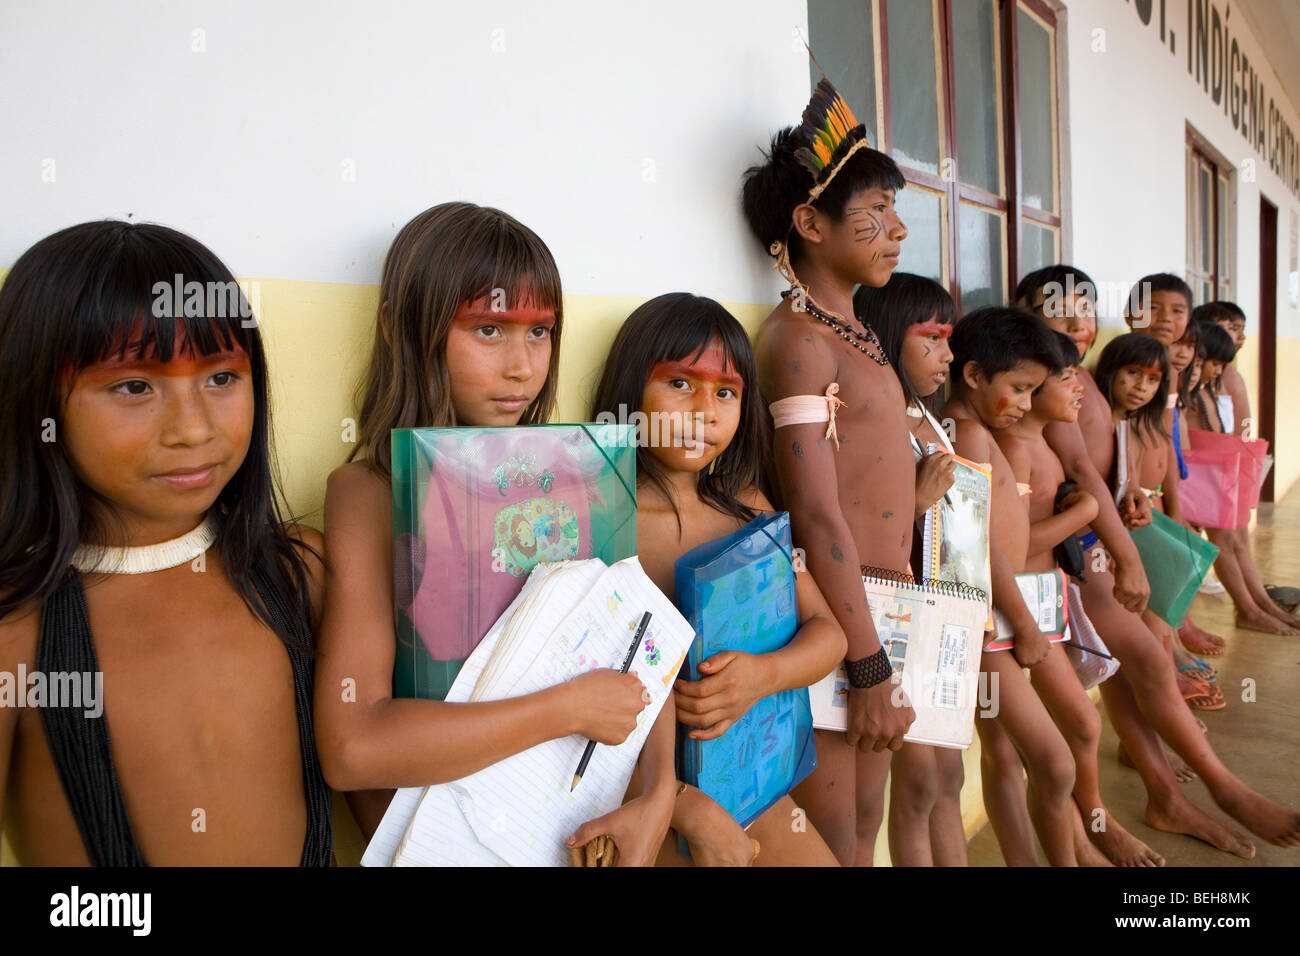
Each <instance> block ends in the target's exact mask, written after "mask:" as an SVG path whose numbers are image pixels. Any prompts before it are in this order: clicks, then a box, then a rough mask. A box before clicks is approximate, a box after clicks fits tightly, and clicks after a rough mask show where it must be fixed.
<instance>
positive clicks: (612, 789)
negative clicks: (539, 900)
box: [361, 557, 695, 866]
mask: <svg viewBox="0 0 1300 956" xmlns="http://www.w3.org/2000/svg"><path fill="white" fill-rule="evenodd" d="M646 611H649V612H650V613H651V615H652V617H651V621H650V626H649V627H648V628H647V630H646V633H645V634H644V635H643V637H642V639H641V641H640V643H639V646H638V647H637V650H636V655H635V658H634V660H633V663H632V666H631V668H630V670H632V671H635V672H636V673H637V675H638V676H639V677H640V678H641V681H642V683H644V684H645V685H646V687H647V688H648V689H649V691H650V694H651V696H652V697H653V699H654V702H653V703H652V704H650V705H649V706H647V707H646V708H645V710H643V711H642V712H641V714H640V716H639V717H638V718H637V727H636V730H635V731H633V732H632V734H631V736H629V737H628V739H627V740H625V741H624V742H623V743H622V744H620V745H619V746H617V747H609V746H602V745H598V746H597V747H596V751H595V753H594V754H593V755H592V758H591V762H590V763H589V764H588V766H587V770H586V773H585V774H584V776H583V778H582V782H581V783H580V784H579V785H578V788H577V789H576V790H575V791H573V792H570V791H569V784H570V782H571V781H572V779H573V773H574V770H576V769H577V766H578V761H579V760H580V759H581V757H582V751H583V749H584V748H585V747H586V744H587V741H586V739H585V738H583V737H580V736H577V735H574V736H571V737H565V738H562V739H559V740H551V741H548V742H546V743H544V744H540V745H539V746H536V747H533V748H531V749H529V750H525V751H523V752H522V753H518V754H515V755H514V756H512V757H508V758H507V759H505V760H502V761H500V762H498V763H495V764H493V765H492V766H490V767H486V768H484V769H483V770H480V771H478V772H477V773H475V774H471V775H470V776H468V777H464V778H462V779H460V780H456V781H453V782H451V783H445V784H438V785H435V786H431V787H424V788H421V787H410V788H405V789H402V790H399V791H398V792H397V795H396V796H395V797H394V799H393V802H392V803H391V804H390V805H389V808H388V812H387V813H386V814H385V815H384V819H383V821H382V822H381V823H380V825H379V829H378V830H377V831H376V832H375V836H374V839H373V840H371V842H370V845H369V846H368V847H367V848H366V853H365V856H363V857H362V860H361V862H362V865H364V866H388V865H392V866H457V865H460V866H565V865H568V863H569V851H568V848H567V847H565V845H564V841H565V839H566V838H567V837H568V836H569V834H571V833H573V831H574V830H576V829H577V828H578V827H579V826H580V825H581V824H583V823H585V822H586V821H587V820H591V819H593V818H595V817H599V816H603V815H604V814H606V813H609V812H610V811H611V810H614V809H615V808H617V807H618V806H619V804H620V803H621V802H622V799H623V794H624V792H625V791H626V790H627V785H628V781H629V780H630V778H631V776H632V769H633V767H634V766H635V764H636V760H637V756H638V755H639V754H640V752H641V745H642V743H643V742H644V741H645V738H646V735H647V734H648V733H649V731H650V727H651V726H652V725H653V724H654V721H655V718H656V717H658V715H659V711H660V708H661V707H662V706H663V704H664V701H665V700H666V699H667V697H668V693H669V690H670V689H671V688H672V683H673V680H674V679H675V678H676V676H677V671H678V668H679V667H680V666H681V663H682V661H683V660H684V659H685V657H686V650H687V648H688V647H689V646H690V643H691V640H692V639H693V638H694V636H695V634H694V631H692V630H691V626H690V625H689V624H687V623H686V620H685V619H684V618H683V617H682V616H681V614H680V613H679V612H678V611H677V609H676V608H675V607H674V606H673V604H672V602H671V601H669V600H668V598H667V597H665V596H664V594H663V592H661V591H660V590H659V589H658V588H657V587H656V586H655V585H654V583H653V582H652V581H651V580H650V579H649V578H648V577H647V576H646V574H645V572H644V571H643V570H642V569H641V565H640V562H639V561H638V560H637V559H636V558H635V557H633V558H627V559H625V560H622V561H619V562H617V563H615V564H614V565H612V566H608V567H607V566H606V565H605V563H604V562H603V561H601V560H600V559H598V558H593V559H590V560H587V561H565V562H560V563H557V564H539V565H538V566H537V567H536V568H535V569H534V570H533V572H532V574H531V575H530V576H529V578H528V581H527V583H526V584H525V585H524V588H523V590H522V591H521V592H520V593H519V595H518V596H517V597H516V598H515V600H514V601H513V602H512V603H511V604H510V606H509V607H507V608H506V610H505V613H504V614H502V616H501V617H500V619H498V621H497V622H496V624H494V625H493V626H492V628H491V630H489V631H488V633H487V635H486V636H485V637H484V638H483V640H482V642H481V643H480V644H479V646H478V647H477V648H476V649H475V650H474V652H473V653H472V654H471V655H470V657H469V659H468V660H467V661H466V662H465V666H464V667H463V668H462V669H461V671H460V673H459V675H457V677H456V681H455V683H454V684H453V685H452V687H451V690H450V691H449V692H448V694H447V700H448V701H449V702H464V701H484V700H501V699H504V698H508V697H518V696H522V695H524V694H530V693H533V692H535V691H539V690H543V689H545V688H547V687H552V686H554V685H556V684H559V683H562V682H564V681H567V680H569V679H571V678H573V677H576V676H577V675H578V674H580V673H582V672H583V671H587V670H592V669H594V668H597V667H613V668H617V667H619V666H620V665H621V664H622V662H623V658H624V656H625V655H626V654H627V649H628V646H629V643H630V642H631V639H632V637H633V635H634V634H635V632H636V628H637V625H638V624H639V623H640V621H641V616H642V614H643V613H644V612H646Z"/></svg>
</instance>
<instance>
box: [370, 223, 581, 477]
mask: <svg viewBox="0 0 1300 956" xmlns="http://www.w3.org/2000/svg"><path fill="white" fill-rule="evenodd" d="M495 290H501V292H500V293H497V292H496V291H495ZM379 292H380V295H379V301H380V306H379V314H378V316H377V321H376V322H375V339H374V345H373V346H372V348H371V353H370V367H369V369H368V371H367V372H366V378H365V381H364V382H363V383H362V385H361V387H360V389H359V390H358V404H359V405H360V407H361V412H360V416H359V420H358V432H359V434H358V438H357V444H356V447H355V448H353V450H352V453H351V454H350V455H349V456H348V461H351V460H352V459H353V458H355V457H356V456H357V454H358V453H359V452H360V451H361V450H362V449H363V448H364V449H365V450H366V455H367V459H368V461H369V463H370V465H371V467H373V468H374V469H375V470H376V471H378V472H379V473H380V474H382V475H383V476H384V477H385V478H388V477H390V476H391V474H392V444H391V438H390V432H391V431H392V429H394V428H449V427H451V426H453V425H457V424H459V423H458V422H457V421H456V411H455V409H454V408H453V406H452V402H451V378H450V376H449V375H448V371H447V336H448V334H449V332H450V331H451V323H452V318H453V316H455V314H456V310H457V309H459V308H460V306H461V304H462V303H464V302H473V301H475V300H478V299H484V298H491V297H492V296H493V295H494V294H497V295H501V294H503V295H504V298H505V301H504V306H505V308H508V309H513V308H516V307H518V306H524V305H531V306H533V307H535V308H539V309H553V310H554V311H555V326H554V327H553V328H552V329H551V362H550V365H549V367H548V368H547V373H546V384H545V385H543V386H542V390H541V392H539V393H538V395H537V397H536V398H535V399H533V401H532V403H531V404H529V406H528V407H527V408H526V409H524V413H523V416H522V417H521V418H520V419H519V424H521V425H536V424H540V423H542V422H545V421H547V420H548V419H549V418H550V417H551V413H552V412H553V411H554V409H555V395H556V388H557V381H556V379H557V375H556V372H557V370H558V369H559V363H560V330H561V327H562V326H563V318H564V315H563V305H564V303H563V297H562V294H561V290H560V272H559V269H558V268H556V265H555V259H554V257H553V256H552V255H551V251H550V250H549V249H548V248H546V243H544V242H542V240H541V239H540V238H539V237H538V235H537V234H536V233H535V232H533V231H532V230H531V229H529V228H528V227H527V226H525V225H524V224H523V223H521V222H519V221H518V220H517V219H515V218H514V217H513V216H510V215H508V214H506V213H504V212H502V211H501V210H500V209H493V208H491V207H488V206H476V205H474V204H473V203H468V202H449V203H443V204H442V205H440V206H434V207H433V208H431V209H426V210H425V211H424V212H422V213H420V214H419V215H418V216H416V217H415V218H414V219H412V220H411V221H410V222H408V223H407V224H406V225H405V226H403V227H402V229H401V231H400V232H399V233H398V234H397V238H396V239H394V240H393V245H392V246H391V247H390V248H389V250H388V255H387V256H386V257H385V258H384V272H383V277H382V279H381V280H380V286H379Z"/></svg>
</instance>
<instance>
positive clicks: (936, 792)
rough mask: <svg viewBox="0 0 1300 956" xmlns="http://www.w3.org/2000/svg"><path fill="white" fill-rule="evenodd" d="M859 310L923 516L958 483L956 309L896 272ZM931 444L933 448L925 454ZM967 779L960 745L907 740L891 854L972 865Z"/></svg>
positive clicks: (916, 560)
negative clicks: (879, 351)
mask: <svg viewBox="0 0 1300 956" xmlns="http://www.w3.org/2000/svg"><path fill="white" fill-rule="evenodd" d="M853 310H854V312H855V314H857V315H858V317H859V318H861V319H862V320H863V321H864V322H867V323H868V324H870V325H871V326H872V327H873V328H875V329H876V331H877V334H879V336H880V344H881V345H882V346H883V347H884V351H885V355H886V356H887V357H888V358H889V363H890V365H891V366H892V367H893V369H894V371H895V372H896V373H897V375H898V381H899V385H900V386H902V389H903V398H904V399H905V401H906V403H907V408H906V416H907V427H908V429H909V431H910V432H911V436H910V437H911V444H912V456H913V459H914V460H915V463H916V504H915V507H914V510H913V517H914V519H919V518H920V517H921V516H922V515H924V514H925V512H926V511H927V510H928V509H929V508H930V507H931V506H932V505H933V504H934V503H935V502H936V501H939V500H941V499H942V498H943V496H944V495H945V494H946V493H947V492H948V489H949V488H951V487H952V480H953V469H954V467H955V462H954V461H953V457H952V442H951V439H950V437H949V435H948V433H947V432H946V431H945V430H944V428H943V426H942V425H941V424H940V423H939V421H938V420H937V419H936V418H935V416H934V414H933V408H935V407H938V406H939V405H942V400H943V392H944V387H945V385H946V384H947V381H948V365H949V363H950V362H951V361H952V350H951V349H949V348H948V338H949V336H951V335H952V329H953V324H954V323H955V322H956V321H957V308H956V306H955V305H954V304H953V301H952V297H951V296H950V295H949V294H948V292H947V290H946V289H944V288H943V286H941V285H939V284H938V283H937V282H934V281H932V280H930V279H926V278H924V277H922V276H918V275H912V274H911V273H907V272H895V273H894V274H893V276H891V277H890V280H889V282H888V283H886V284H885V285H884V286H882V287H880V288H873V287H871V286H862V287H860V288H859V289H858V291H857V292H856V293H855V294H854V296H853ZM936 398H937V399H938V404H937V405H936V401H935V400H936ZM930 447H933V448H934V449H935V450H934V451H933V452H932V453H927V451H926V449H927V448H930ZM920 543H921V536H920V534H919V531H918V529H917V528H915V527H913V529H912V564H913V566H914V567H919V566H920V554H919V550H920ZM964 781H965V771H964V769H963V767H962V759H961V751H959V750H951V749H948V748H944V747H928V746H926V745H924V744H914V743H904V744H903V747H902V749H900V750H899V751H898V753H897V754H896V755H895V756H894V759H893V761H892V765H891V768H890V798H889V857H890V860H891V861H892V862H893V863H894V864H895V865H897V866H926V865H930V864H933V865H935V866H965V865H966V841H965V829H964V827H963V826H962V820H961V788H962V784H963V783H964ZM864 809H865V808H864ZM860 812H862V811H860Z"/></svg>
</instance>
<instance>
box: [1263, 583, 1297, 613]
mask: <svg viewBox="0 0 1300 956" xmlns="http://www.w3.org/2000/svg"><path fill="white" fill-rule="evenodd" d="M1264 591H1265V592H1266V593H1267V594H1268V596H1269V597H1271V598H1272V599H1273V600H1274V601H1276V602H1277V603H1278V604H1280V605H1282V607H1284V608H1286V609H1287V613H1288V614H1289V613H1291V608H1293V607H1295V606H1296V605H1297V604H1300V588H1292V587H1275V586H1274V585H1271V584H1270V585H1267V586H1265V588H1264Z"/></svg>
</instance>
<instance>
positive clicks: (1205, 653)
mask: <svg viewBox="0 0 1300 956" xmlns="http://www.w3.org/2000/svg"><path fill="white" fill-rule="evenodd" d="M1178 639H1179V640H1180V641H1182V644H1183V647H1185V648H1187V650H1188V651H1190V652H1191V653H1193V654H1196V655H1198V656H1200V657H1218V656H1220V655H1221V654H1222V653H1223V652H1224V649H1225V648H1226V647H1227V644H1226V643H1225V642H1224V640H1223V638H1221V637H1219V635H1217V634H1211V633H1210V632H1209V631H1203V630H1201V629H1200V628H1199V627H1197V626H1196V625H1195V624H1193V623H1192V622H1191V620H1190V619H1189V620H1188V622H1187V623H1186V624H1184V625H1183V628H1182V630H1180V631H1179V632H1178Z"/></svg>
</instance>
